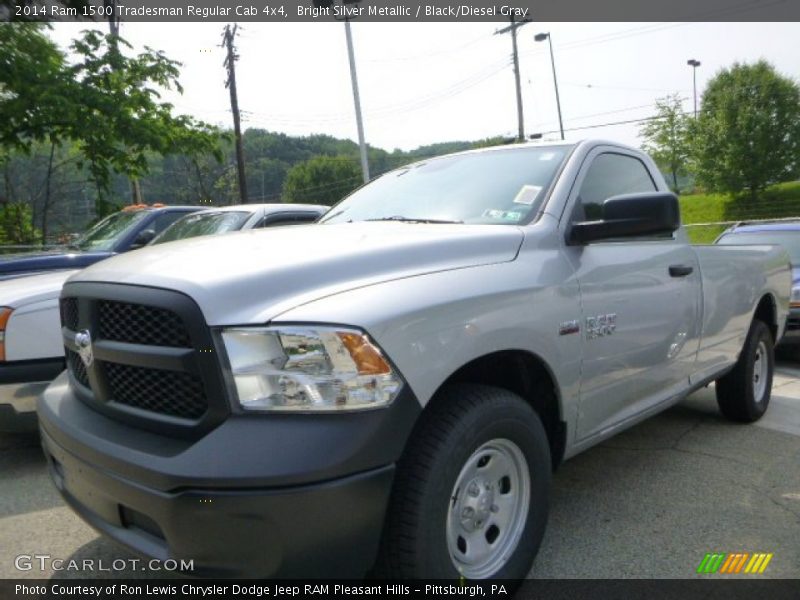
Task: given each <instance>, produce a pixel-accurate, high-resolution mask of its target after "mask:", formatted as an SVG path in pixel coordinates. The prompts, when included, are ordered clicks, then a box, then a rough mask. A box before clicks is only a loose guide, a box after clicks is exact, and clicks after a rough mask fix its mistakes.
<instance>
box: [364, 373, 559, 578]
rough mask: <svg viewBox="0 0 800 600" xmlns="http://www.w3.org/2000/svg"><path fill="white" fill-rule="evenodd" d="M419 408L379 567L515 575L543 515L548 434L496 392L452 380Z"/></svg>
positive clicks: (529, 558)
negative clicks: (419, 417)
mask: <svg viewBox="0 0 800 600" xmlns="http://www.w3.org/2000/svg"><path fill="white" fill-rule="evenodd" d="M433 402H434V403H435V404H434V405H432V406H431V407H429V408H428V409H426V412H425V413H424V415H423V417H422V418H423V419H424V421H422V422H420V424H419V425H418V427H417V428H416V429H415V432H414V434H413V435H412V438H411V439H410V440H409V443H408V447H407V450H406V454H405V455H404V456H403V458H402V459H401V460H400V462H399V463H398V471H397V476H396V478H395V485H394V489H393V492H392V500H391V502H390V507H389V511H388V513H387V524H386V530H385V532H384V540H383V544H382V552H381V559H380V561H379V568H378V572H379V573H380V574H381V575H385V576H389V577H398V578H422V579H453V578H459V577H464V578H466V579H488V578H503V579H520V578H523V577H525V575H526V574H527V573H528V571H529V570H530V566H531V564H532V562H533V559H534V557H535V555H536V552H537V551H538V549H539V545H540V543H541V540H542V536H543V535H544V528H545V524H546V521H547V510H548V498H549V487H550V476H551V463H550V451H549V445H548V442H547V435H546V434H545V431H544V428H543V427H542V424H541V421H540V420H539V418H538V416H537V415H536V413H535V411H534V410H533V409H532V408H531V407H530V405H528V403H526V402H525V401H524V400H523V399H522V398H520V397H519V396H517V395H516V394H513V393H511V392H508V391H506V390H503V389H498V388H493V387H488V386H479V385H467V384H463V385H454V386H449V387H447V388H446V389H444V390H443V391H442V392H441V393H440V394H439V395H438V396H437V398H435V399H434V400H433Z"/></svg>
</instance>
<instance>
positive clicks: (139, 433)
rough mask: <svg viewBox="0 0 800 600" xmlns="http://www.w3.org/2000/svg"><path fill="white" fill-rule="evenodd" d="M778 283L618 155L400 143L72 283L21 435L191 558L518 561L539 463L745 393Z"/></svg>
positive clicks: (87, 501)
mask: <svg viewBox="0 0 800 600" xmlns="http://www.w3.org/2000/svg"><path fill="white" fill-rule="evenodd" d="M790 280H791V278H790V270H789V261H788V257H787V255H786V253H785V252H784V251H783V250H781V249H780V248H777V247H771V246H741V247H737V246H724V247H723V246H716V247H713V246H708V247H692V246H690V245H689V244H688V242H687V238H686V235H685V232H684V231H683V229H681V227H680V218H679V210H678V203H677V199H676V197H675V196H674V195H672V194H671V193H669V192H668V191H667V187H666V185H665V184H664V181H663V179H662V177H661V175H660V174H659V172H658V170H657V169H656V167H655V165H654V164H653V162H652V161H651V160H650V159H649V158H648V157H647V156H646V155H644V154H642V153H641V152H639V151H637V150H634V149H632V148H627V147H623V146H620V145H617V144H613V143H609V142H602V141H585V142H581V143H577V144H567V143H561V144H555V145H519V146H513V147H510V146H508V147H499V148H493V149H488V150H480V151H474V152H467V153H462V154H456V155H450V156H444V157H440V158H436V159H431V160H425V161H423V162H419V163H416V164H412V165H409V166H406V167H403V168H401V169H398V170H396V171H393V172H390V173H388V174H386V175H383V176H382V177H379V178H378V179H376V180H375V181H373V182H371V183H369V184H368V185H366V186H364V187H362V188H360V189H359V190H357V191H356V192H354V193H353V194H351V195H350V196H349V197H347V198H345V199H344V200H343V201H342V202H341V203H339V204H338V205H337V206H336V207H334V208H333V209H332V210H331V211H329V213H328V214H327V215H326V216H325V217H324V218H323V219H322V222H321V223H320V224H315V225H307V226H299V227H291V228H285V229H281V228H279V229H275V230H273V231H270V232H268V233H265V232H258V231H253V232H246V233H242V234H239V235H235V236H223V237H220V238H214V239H208V238H206V239H196V240H189V241H185V242H177V243H174V244H169V245H167V246H165V247H162V248H152V249H148V248H145V249H143V250H140V251H138V252H136V253H135V255H123V256H119V257H115V258H111V259H109V260H107V261H103V262H102V263H98V264H97V265H95V266H92V267H90V268H88V269H86V270H84V271H81V272H80V273H78V274H76V275H75V276H73V277H72V278H71V279H70V280H69V281H68V282H67V284H66V285H65V287H64V289H63V292H62V296H61V311H62V325H63V337H64V345H65V347H66V355H67V364H68V370H67V371H66V372H65V373H63V374H62V375H61V376H60V377H59V378H58V379H56V380H55V381H54V382H53V383H52V384H51V385H50V386H49V388H48V389H47V390H46V392H45V393H44V394H43V396H42V397H40V399H39V402H38V412H39V417H40V427H41V433H42V440H43V445H44V448H45V452H46V455H47V457H48V461H49V465H50V473H51V476H52V479H53V481H54V482H55V485H56V486H57V487H58V489H59V490H60V492H61V494H62V495H63V497H64V499H65V500H66V502H67V503H68V504H69V505H70V506H72V507H73V508H74V509H75V511H76V512H77V513H78V514H79V515H81V516H82V517H83V518H84V519H85V520H86V521H87V522H89V523H90V524H91V525H92V526H94V527H95V528H97V529H98V530H99V531H101V532H103V533H104V534H106V535H108V536H110V537H112V538H114V539H115V540H117V541H119V542H121V543H123V544H124V545H126V546H128V547H129V548H131V549H133V550H134V551H136V552H138V553H141V554H143V555H146V556H151V557H155V558H167V557H172V558H184V559H192V560H193V561H194V563H193V564H194V567H195V571H194V572H195V573H196V574H215V575H227V576H248V577H295V576H300V577H316V576H320V577H323V576H332V577H338V578H341V577H360V576H363V575H364V574H365V573H376V574H381V575H385V576H389V577H400V578H442V579H451V578H453V579H455V578H461V577H464V578H467V579H485V578H512V579H513V578H522V577H525V575H526V574H527V573H528V572H529V569H530V567H531V564H532V561H533V559H534V557H535V555H536V553H537V551H538V548H539V545H540V542H541V540H542V536H543V533H544V529H545V524H546V521H547V513H548V498H549V489H550V481H551V473H552V472H553V469H554V468H555V467H556V466H557V465H558V464H559V463H560V462H561V461H563V460H565V459H568V458H570V457H572V456H574V455H575V454H577V453H578V452H581V451H582V450H585V449H587V448H589V447H590V446H593V445H594V444H597V443H598V442H600V441H602V440H604V439H606V438H608V437H609V436H612V435H614V434H616V433H617V432H619V431H621V430H623V429H625V428H627V427H630V426H631V425H634V424H635V423H637V422H639V421H641V420H642V419H645V418H647V417H649V416H651V415H653V414H655V413H657V412H659V411H662V410H664V409H666V408H668V407H669V406H672V405H674V404H675V403H676V402H679V401H680V400H681V399H682V398H684V397H685V396H686V395H687V394H689V393H691V392H692V391H693V390H696V389H698V388H700V387H702V386H705V385H708V384H709V383H711V382H716V391H717V397H718V399H719V407H720V409H721V411H722V413H723V414H724V415H725V416H727V417H729V418H730V419H732V420H735V421H740V422H750V421H755V420H757V419H758V418H759V417H760V416H761V415H763V414H764V411H765V410H766V409H767V405H768V403H769V399H770V391H771V385H772V373H773V345H774V343H775V341H776V340H778V339H780V337H781V336H782V334H783V331H784V324H785V321H786V315H787V311H788V303H789V288H790V283H791V281H790Z"/></svg>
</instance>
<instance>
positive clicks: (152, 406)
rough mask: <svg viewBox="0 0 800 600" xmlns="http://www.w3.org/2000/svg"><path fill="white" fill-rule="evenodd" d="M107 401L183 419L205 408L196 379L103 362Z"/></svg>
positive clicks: (195, 414)
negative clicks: (107, 392)
mask: <svg viewBox="0 0 800 600" xmlns="http://www.w3.org/2000/svg"><path fill="white" fill-rule="evenodd" d="M103 367H104V369H105V373H106V378H107V379H108V385H109V391H110V399H111V400H112V401H115V402H118V403H119V404H126V405H128V406H133V407H135V408H140V409H142V410H147V411H150V412H154V413H159V414H162V415H170V416H173V417H179V418H182V419H197V418H199V417H201V416H203V414H205V412H206V409H207V408H208V402H207V401H206V396H205V392H204V391H203V385H202V383H201V382H200V381H199V380H198V378H197V377H194V376H192V375H189V374H188V373H183V372H178V371H164V370H161V369H145V368H141V367H132V366H130V365H123V364H118V363H110V362H106V363H103Z"/></svg>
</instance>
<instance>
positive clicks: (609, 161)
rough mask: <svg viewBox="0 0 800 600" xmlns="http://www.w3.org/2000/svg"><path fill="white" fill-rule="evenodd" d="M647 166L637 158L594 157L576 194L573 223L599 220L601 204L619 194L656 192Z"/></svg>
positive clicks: (618, 156) (611, 155) (622, 156)
mask: <svg viewBox="0 0 800 600" xmlns="http://www.w3.org/2000/svg"><path fill="white" fill-rule="evenodd" d="M656 189H657V188H656V184H655V183H654V182H653V178H652V177H650V173H649V172H648V171H647V167H645V166H644V163H643V162H642V161H640V160H639V159H638V158H634V157H632V156H627V155H624V154H614V153H607V154H601V155H599V156H597V157H596V158H595V159H594V160H593V161H592V164H591V166H590V167H589V171H588V172H587V173H586V177H585V178H584V180H583V183H582V184H581V188H580V192H579V193H578V202H577V204H576V205H575V211H574V212H573V220H574V221H595V220H599V219H601V218H602V216H603V215H602V213H603V202H604V201H605V200H607V199H608V198H611V197H612V196H617V195H619V194H633V193H636V192H653V191H656Z"/></svg>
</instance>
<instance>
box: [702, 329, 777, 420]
mask: <svg viewBox="0 0 800 600" xmlns="http://www.w3.org/2000/svg"><path fill="white" fill-rule="evenodd" d="M774 369H775V352H774V349H773V340H772V333H771V332H770V330H769V328H768V327H767V326H766V325H765V324H764V323H763V322H762V321H758V320H755V321H753V323H752V325H750V331H749V332H748V334H747V339H746V340H745V342H744V348H742V353H741V354H740V355H739V360H738V361H737V362H736V366H734V368H733V370H731V371H730V372H729V373H727V374H726V375H725V376H724V377H721V378H720V379H718V380H717V385H716V392H717V404H718V405H719V409H720V411H721V412H722V414H723V415H724V416H725V417H726V418H728V419H730V420H731V421H739V422H741V423H752V422H754V421H758V420H759V419H760V418H761V417H762V416H763V415H764V413H765V412H767V407H768V406H769V398H770V395H771V393H772V374H773V371H774Z"/></svg>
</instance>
